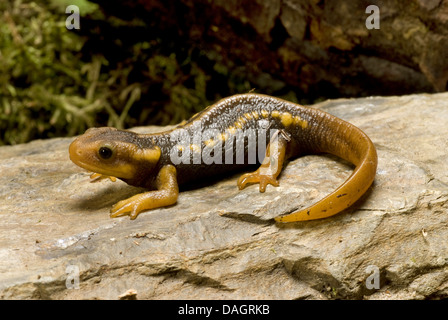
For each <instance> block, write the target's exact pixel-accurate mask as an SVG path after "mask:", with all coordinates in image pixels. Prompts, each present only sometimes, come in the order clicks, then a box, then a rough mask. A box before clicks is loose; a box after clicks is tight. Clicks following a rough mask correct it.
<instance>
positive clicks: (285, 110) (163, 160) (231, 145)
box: [69, 93, 378, 222]
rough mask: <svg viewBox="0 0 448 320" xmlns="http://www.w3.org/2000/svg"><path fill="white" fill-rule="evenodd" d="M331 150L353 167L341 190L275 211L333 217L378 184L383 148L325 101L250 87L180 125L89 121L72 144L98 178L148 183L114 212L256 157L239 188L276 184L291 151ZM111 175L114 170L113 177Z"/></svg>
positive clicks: (161, 199) (166, 202)
mask: <svg viewBox="0 0 448 320" xmlns="http://www.w3.org/2000/svg"><path fill="white" fill-rule="evenodd" d="M321 153H329V154H333V155H335V156H337V157H339V158H342V159H344V160H346V161H349V162H350V163H352V164H353V165H354V166H355V168H354V171H353V173H352V174H351V175H350V176H349V177H348V179H347V180H346V181H345V182H344V183H343V184H342V185H340V186H339V187H338V188H337V189H336V190H335V191H333V192H332V193H330V194H329V195H327V196H326V197H324V198H323V199H321V200H319V201H317V202H316V203H315V204H313V205H311V206H309V207H307V208H304V209H301V210H298V211H296V212H293V213H290V214H286V215H282V216H279V217H276V218H274V219H275V221H277V222H294V221H305V220H314V219H321V218H326V217H330V216H332V215H335V214H337V213H339V212H341V211H343V210H344V209H346V208H348V207H350V206H351V205H353V204H354V203H355V202H356V201H357V200H358V199H359V198H360V197H361V196H362V195H363V194H364V193H365V192H366V191H367V190H368V188H369V187H370V185H371V184H372V182H373V180H374V178H375V174H376V168H377V163H378V159H377V153H376V149H375V146H374V144H373V143H372V141H371V140H370V139H369V137H368V136H367V135H366V134H365V133H364V132H363V131H361V130H360V129H359V128H357V127H356V126H354V125H352V124H350V123H349V122H346V121H344V120H342V119H340V118H337V117H335V116H333V115H331V114H329V113H327V112H324V111H322V110H319V109H315V108H311V107H305V106H301V105H298V104H295V103H292V102H288V101H285V100H282V99H280V98H276V97H271V96H267V95H262V94H255V93H247V94H239V95H234V96H231V97H227V98H224V99H222V100H220V101H218V102H216V103H215V104H213V105H211V106H209V107H207V108H206V109H204V110H203V111H201V112H199V113H198V114H196V115H194V116H193V117H192V118H191V119H189V120H188V121H186V122H185V123H182V124H180V125H178V126H177V127H175V128H174V129H171V130H168V131H165V132H160V133H152V134H137V133H135V132H131V131H126V130H117V129H115V128H110V127H102V128H90V129H88V130H87V131H86V132H85V133H84V134H83V135H81V136H79V137H77V138H76V139H75V140H74V141H73V142H72V143H71V145H70V147H69V154H70V159H71V160H72V161H73V162H74V163H75V164H76V165H78V166H80V167H82V168H84V169H87V170H89V171H93V172H94V174H93V175H92V178H93V177H94V178H98V177H116V178H119V179H121V180H123V181H124V182H126V183H127V184H129V185H133V186H137V187H144V188H147V189H149V190H150V191H148V192H144V193H140V194H137V195H134V196H132V197H130V198H129V199H125V200H122V201H119V202H118V203H117V204H115V205H114V206H113V207H112V208H111V217H118V216H122V215H129V216H130V218H131V219H135V218H136V217H137V216H138V215H139V213H140V212H142V211H145V210H149V209H154V208H159V207H165V206H170V205H173V204H175V203H176V202H177V198H178V195H179V186H183V185H188V184H191V183H194V182H196V181H200V180H204V179H205V180H207V179H210V178H214V177H218V176H222V175H225V174H229V173H231V172H234V171H236V170H242V169H244V168H248V167H249V166H251V165H252V166H253V165H256V166H258V169H256V170H255V171H253V172H249V173H245V174H243V175H241V176H240V178H239V179H238V181H237V186H238V188H239V189H240V190H241V189H244V188H245V187H247V186H248V185H250V184H259V190H260V192H265V190H266V186H267V185H268V184H270V185H273V186H278V185H279V181H278V180H277V177H278V176H279V174H280V172H281V171H282V168H283V166H284V163H285V161H286V160H287V159H291V158H295V157H298V156H301V155H306V154H321ZM111 179H112V178H111Z"/></svg>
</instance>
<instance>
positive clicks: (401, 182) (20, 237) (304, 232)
mask: <svg viewBox="0 0 448 320" xmlns="http://www.w3.org/2000/svg"><path fill="white" fill-rule="evenodd" d="M316 107H319V108H322V109H324V110H326V111H328V112H330V113H332V114H334V115H336V116H339V117H341V118H343V119H346V120H348V121H350V122H352V123H354V124H355V125H357V126H359V127H360V128H361V129H363V130H364V131H365V132H366V133H367V134H368V135H369V136H370V137H371V139H372V141H373V142H374V143H375V145H376V146H377V150H378V155H379V166H378V172H377V178H376V180H375V182H374V185H373V187H372V188H371V189H370V191H369V192H368V194H366V196H364V197H363V198H362V200H361V201H360V202H358V203H357V204H355V206H354V207H353V208H350V209H349V210H347V211H345V212H343V213H341V214H339V215H336V216H334V217H331V218H328V219H324V220H318V221H310V222H301V223H295V224H288V225H285V226H283V225H276V224H274V223H272V220H270V218H272V217H273V216H276V215H278V214H282V213H285V212H288V211H290V210H291V209H293V208H297V207H300V206H304V205H307V204H310V203H312V202H314V201H316V200H318V199H319V198H321V197H323V196H324V195H325V194H327V193H329V192H330V191H332V190H333V189H334V188H335V187H336V186H337V185H338V184H339V183H341V182H342V181H343V180H344V179H345V178H347V177H348V175H349V174H350V173H351V170H352V168H351V167H350V166H349V165H347V164H345V163H343V162H341V161H338V160H337V159H335V158H333V157H329V156H315V155H311V156H305V157H302V158H299V159H296V160H294V161H292V162H290V163H289V164H288V166H287V167H286V169H285V170H284V172H283V173H282V175H281V177H280V187H278V188H274V187H268V189H267V191H266V193H264V194H260V193H259V192H258V187H257V186H251V187H248V188H246V189H244V190H242V191H238V189H237V187H236V179H237V176H233V177H229V178H228V179H227V180H223V181H220V182H218V183H216V184H214V185H211V186H207V187H203V188H200V189H195V190H190V191H185V192H183V193H181V196H180V197H179V201H178V203H177V205H175V206H171V207H169V208H163V209H157V210H153V211H151V212H146V213H143V214H140V216H139V217H138V218H137V219H136V220H134V221H131V220H129V219H128V218H127V217H122V218H117V219H111V218H109V209H110V207H111V205H112V204H114V203H115V202H117V201H118V200H120V199H124V198H126V197H129V196H130V195H132V194H134V193H136V192H138V191H139V190H138V189H136V188H133V187H129V186H127V185H126V184H124V183H122V182H120V181H119V182H115V183H112V182H110V181H106V180H104V181H101V182H98V183H90V182H89V178H88V174H87V173H85V172H84V171H83V170H82V169H80V168H78V167H76V166H75V165H74V164H72V163H71V162H70V160H69V159H68V145H69V143H70V142H71V141H72V138H66V139H52V140H39V141H33V142H31V143H28V144H23V145H17V146H5V147H1V148H0V215H1V219H0V230H1V232H0V298H1V299H28V298H35V299H47V298H51V299H119V298H123V297H127V296H129V292H131V293H132V296H133V297H136V298H137V299H221V298H223V299H224V298H226V299H332V298H346V299H362V298H365V299H402V298H406V299H408V298H410V299H423V298H447V297H448V241H447V239H448V164H447V161H446V159H447V153H448V151H447V150H448V148H447V146H448V140H447V139H448V126H447V123H448V94H446V93H443V94H434V95H412V96H402V97H390V98H383V97H374V98H365V99H349V100H335V101H326V102H323V103H321V104H320V105H318V106H316ZM150 129H151V130H153V129H154V128H138V129H137V130H138V131H140V132H142V131H146V132H148V130H150ZM161 129H163V128H157V130H161ZM78 271H79V282H77V278H76V274H77V272H78ZM372 279H373V280H372ZM376 281H377V282H376ZM376 283H378V284H379V286H380V287H379V289H376V288H372V286H371V285H375V284H376ZM73 287H77V288H74V289H70V288H73ZM369 288H370V289H369Z"/></svg>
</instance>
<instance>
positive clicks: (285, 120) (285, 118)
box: [281, 112, 293, 127]
mask: <svg viewBox="0 0 448 320" xmlns="http://www.w3.org/2000/svg"><path fill="white" fill-rule="evenodd" d="M281 121H282V124H283V125H284V126H285V127H289V126H290V125H291V124H292V121H293V120H292V115H291V114H290V113H288V112H284V113H282V116H281Z"/></svg>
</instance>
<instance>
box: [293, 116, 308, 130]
mask: <svg viewBox="0 0 448 320" xmlns="http://www.w3.org/2000/svg"><path fill="white" fill-rule="evenodd" d="M293 121H294V125H296V126H299V127H302V128H303V129H305V128H306V127H308V122H307V121H306V120H303V119H302V118H300V117H299V116H294V117H293Z"/></svg>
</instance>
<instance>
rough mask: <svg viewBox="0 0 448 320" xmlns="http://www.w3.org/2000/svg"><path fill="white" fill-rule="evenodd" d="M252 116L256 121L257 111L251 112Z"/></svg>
mask: <svg viewBox="0 0 448 320" xmlns="http://www.w3.org/2000/svg"><path fill="white" fill-rule="evenodd" d="M252 116H253V117H254V119H258V118H259V117H260V115H259V114H258V112H257V111H252Z"/></svg>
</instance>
